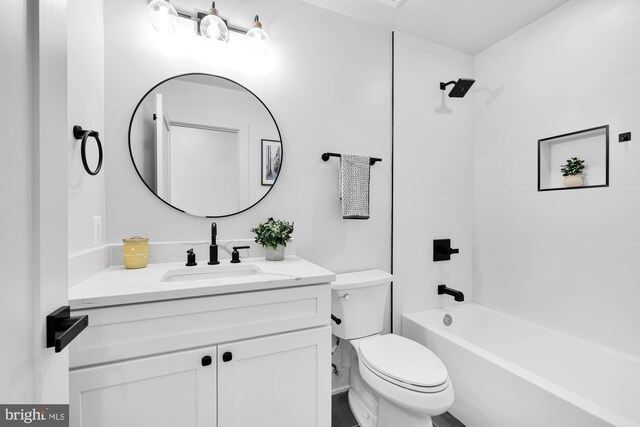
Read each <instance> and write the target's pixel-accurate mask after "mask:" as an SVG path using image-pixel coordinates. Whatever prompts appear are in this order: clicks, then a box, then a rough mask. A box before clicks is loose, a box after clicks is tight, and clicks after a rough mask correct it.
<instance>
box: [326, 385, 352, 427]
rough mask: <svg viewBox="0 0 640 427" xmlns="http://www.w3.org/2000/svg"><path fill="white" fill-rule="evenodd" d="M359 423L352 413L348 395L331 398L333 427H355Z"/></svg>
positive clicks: (340, 394)
mask: <svg viewBox="0 0 640 427" xmlns="http://www.w3.org/2000/svg"><path fill="white" fill-rule="evenodd" d="M357 425H358V421H357V420H356V418H355V417H354V416H353V414H352V413H351V408H349V400H348V399H347V393H346V392H345V393H339V394H334V395H333V396H331V427H355V426H357Z"/></svg>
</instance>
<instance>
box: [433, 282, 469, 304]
mask: <svg viewBox="0 0 640 427" xmlns="http://www.w3.org/2000/svg"><path fill="white" fill-rule="evenodd" d="M444 294H447V295H451V296H452V297H453V299H454V300H456V301H458V302H461V301H464V294H463V293H462V292H460V291H459V290H457V289H452V288H447V286H446V285H438V295H444Z"/></svg>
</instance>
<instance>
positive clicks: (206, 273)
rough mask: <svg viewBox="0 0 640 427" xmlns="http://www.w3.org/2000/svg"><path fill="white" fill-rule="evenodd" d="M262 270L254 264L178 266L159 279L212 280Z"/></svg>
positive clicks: (173, 280)
mask: <svg viewBox="0 0 640 427" xmlns="http://www.w3.org/2000/svg"><path fill="white" fill-rule="evenodd" d="M256 274H262V270H260V268H258V267H257V266H255V265H224V266H207V267H191V268H179V269H177V270H169V271H167V272H166V273H165V274H164V275H163V276H162V279H160V281H161V282H184V281H192V280H214V279H226V278H229V277H243V276H255V275H256Z"/></svg>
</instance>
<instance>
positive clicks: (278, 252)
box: [264, 245, 284, 261]
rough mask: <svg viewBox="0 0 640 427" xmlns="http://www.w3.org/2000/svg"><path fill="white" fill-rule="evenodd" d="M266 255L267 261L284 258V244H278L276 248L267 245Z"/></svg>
mask: <svg viewBox="0 0 640 427" xmlns="http://www.w3.org/2000/svg"><path fill="white" fill-rule="evenodd" d="M264 256H265V258H266V259H267V261H282V260H283V259H284V245H278V247H277V248H276V249H273V248H272V247H269V246H265V248H264Z"/></svg>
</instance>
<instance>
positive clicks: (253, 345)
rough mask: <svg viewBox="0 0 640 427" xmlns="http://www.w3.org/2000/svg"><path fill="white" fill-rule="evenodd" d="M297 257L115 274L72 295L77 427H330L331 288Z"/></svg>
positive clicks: (324, 273) (325, 274) (325, 276)
mask: <svg viewBox="0 0 640 427" xmlns="http://www.w3.org/2000/svg"><path fill="white" fill-rule="evenodd" d="M334 279H335V274H334V273H332V272H330V271H328V270H325V269H323V268H321V267H319V266H316V265H314V264H312V263H310V262H308V261H305V260H303V259H301V258H298V257H295V256H287V257H286V259H285V260H284V261H280V262H268V261H265V260H264V259H263V258H262V259H259V258H249V259H243V260H242V263H241V264H231V263H230V262H229V260H223V261H222V262H221V264H220V265H214V266H208V265H206V264H204V263H203V265H199V266H196V267H185V265H184V263H164V264H152V265H149V266H148V267H147V268H144V269H139V270H125V269H124V267H111V268H109V269H107V270H105V271H103V272H101V273H98V274H97V275H95V276H93V277H91V278H89V279H87V280H85V281H83V282H81V283H79V284H78V285H76V286H74V287H73V288H71V289H70V292H69V303H70V306H71V309H72V312H73V314H74V315H85V314H87V315H89V323H90V324H89V327H87V329H86V330H85V331H84V332H83V333H82V334H81V335H80V336H79V337H78V338H77V339H76V340H75V341H73V342H72V343H71V345H70V346H69V347H70V352H69V357H70V408H71V414H70V419H71V425H72V426H74V427H102V426H105V427H106V426H122V427H124V426H132V427H134V426H142V425H149V426H151V425H153V426H157V427H165V426H166V427H176V426H180V427H188V426H194V427H196V426H197V427H203V426H209V427H212V426H219V427H255V426H261V427H287V426H289V427H312V426H322V427H328V426H329V425H330V414H331V410H330V404H331V403H330V394H331V390H330V389H331V385H330V380H331V378H330V375H329V369H330V366H331V361H330V357H331V350H330V337H331V328H330V325H329V321H330V315H331V313H330V304H331V296H330V286H329V282H331V281H333V280H334Z"/></svg>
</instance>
